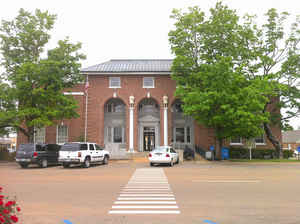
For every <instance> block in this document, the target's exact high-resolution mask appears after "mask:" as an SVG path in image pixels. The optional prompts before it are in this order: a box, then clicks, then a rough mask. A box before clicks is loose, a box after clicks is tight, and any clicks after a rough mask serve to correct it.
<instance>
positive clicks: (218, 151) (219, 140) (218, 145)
mask: <svg viewBox="0 0 300 224" xmlns="http://www.w3.org/2000/svg"><path fill="white" fill-rule="evenodd" d="M222 146H223V139H222V138H216V159H217V160H221V159H222V157H221V149H222Z"/></svg>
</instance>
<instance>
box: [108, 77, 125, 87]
mask: <svg viewBox="0 0 300 224" xmlns="http://www.w3.org/2000/svg"><path fill="white" fill-rule="evenodd" d="M111 78H119V80H120V85H119V86H111V81H110V80H111ZM108 82H109V88H110V89H119V88H121V86H122V85H121V77H109V80H108Z"/></svg>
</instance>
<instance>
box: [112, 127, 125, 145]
mask: <svg viewBox="0 0 300 224" xmlns="http://www.w3.org/2000/svg"><path fill="white" fill-rule="evenodd" d="M113 140H114V142H115V143H122V142H123V141H122V127H114V138H113Z"/></svg>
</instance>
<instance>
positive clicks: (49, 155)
mask: <svg viewBox="0 0 300 224" xmlns="http://www.w3.org/2000/svg"><path fill="white" fill-rule="evenodd" d="M59 149H60V146H59V145H57V144H21V145H20V146H19V148H18V150H17V154H16V162H18V163H19V164H20V166H21V167H22V168H26V167H27V166H28V165H29V164H37V165H39V166H40V167H42V168H46V167H47V166H48V164H58V155H59V153H58V152H59Z"/></svg>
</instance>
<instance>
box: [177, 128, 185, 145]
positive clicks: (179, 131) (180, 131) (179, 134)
mask: <svg viewBox="0 0 300 224" xmlns="http://www.w3.org/2000/svg"><path fill="white" fill-rule="evenodd" d="M176 142H181V143H184V128H176Z"/></svg>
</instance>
